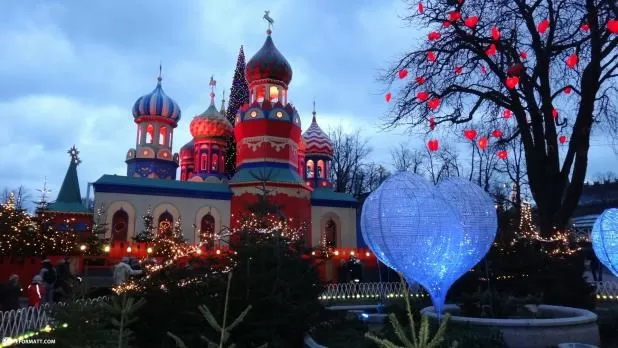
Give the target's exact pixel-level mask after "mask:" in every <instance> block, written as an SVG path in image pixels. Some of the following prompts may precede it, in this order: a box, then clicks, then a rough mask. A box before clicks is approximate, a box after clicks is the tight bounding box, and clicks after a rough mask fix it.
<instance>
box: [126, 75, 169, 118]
mask: <svg viewBox="0 0 618 348" xmlns="http://www.w3.org/2000/svg"><path fill="white" fill-rule="evenodd" d="M157 80H158V82H157V87H155V89H154V90H153V91H152V92H150V93H148V94H146V95H143V96H141V97H139V98H138V99H137V100H136V101H135V104H133V117H135V118H138V117H142V116H159V117H165V118H169V119H171V120H172V121H174V122H178V120H180V107H179V106H178V104H176V102H175V101H174V100H173V99H172V98H170V97H168V96H167V94H165V92H163V88H162V87H161V77H159V78H158V79H157Z"/></svg>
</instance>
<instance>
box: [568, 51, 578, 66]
mask: <svg viewBox="0 0 618 348" xmlns="http://www.w3.org/2000/svg"><path fill="white" fill-rule="evenodd" d="M577 62H579V57H577V54H575V53H573V54H572V55H570V56H569V57H568V58H567V59H566V65H567V66H568V67H569V68H571V69H573V68H575V67H576V66H577Z"/></svg>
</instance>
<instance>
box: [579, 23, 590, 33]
mask: <svg viewBox="0 0 618 348" xmlns="http://www.w3.org/2000/svg"><path fill="white" fill-rule="evenodd" d="M579 29H581V30H582V31H588V30H590V26H589V25H588V24H586V23H584V24H582V25H581V26H580V27H579Z"/></svg>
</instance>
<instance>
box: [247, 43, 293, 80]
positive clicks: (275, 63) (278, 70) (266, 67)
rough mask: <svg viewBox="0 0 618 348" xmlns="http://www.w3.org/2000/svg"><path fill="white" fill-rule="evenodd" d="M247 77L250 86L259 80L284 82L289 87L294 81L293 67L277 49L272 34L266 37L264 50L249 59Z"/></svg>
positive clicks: (261, 49)
mask: <svg viewBox="0 0 618 348" xmlns="http://www.w3.org/2000/svg"><path fill="white" fill-rule="evenodd" d="M245 76H246V77H247V82H249V84H252V83H254V82H256V81H259V80H276V81H279V82H283V84H285V86H286V87H287V85H289V84H290V81H292V67H291V66H290V63H288V61H287V59H285V57H284V56H283V54H281V52H279V50H278V49H277V47H275V44H274V43H273V39H272V38H271V36H270V34H269V35H268V36H267V37H266V41H265V42H264V45H263V46H262V48H260V50H259V51H257V53H256V54H255V55H254V56H253V57H252V58H251V59H249V62H248V63H247V68H246V69H245Z"/></svg>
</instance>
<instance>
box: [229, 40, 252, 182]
mask: <svg viewBox="0 0 618 348" xmlns="http://www.w3.org/2000/svg"><path fill="white" fill-rule="evenodd" d="M246 65H247V64H246V63H245V51H244V50H243V47H242V46H240V53H238V60H237V61H236V71H234V80H233V81H232V90H231V93H230V101H229V103H228V105H227V119H228V121H230V123H231V124H232V125H234V121H235V119H236V113H238V110H239V109H240V107H241V106H242V105H243V104H248V103H249V84H248V83H247V78H246V77H245V67H246ZM227 145H228V150H227V157H226V158H225V171H226V172H228V173H233V172H234V171H235V170H236V140H235V139H234V137H233V136H232V137H231V138H230V139H228V144H227Z"/></svg>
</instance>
